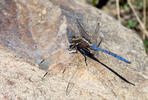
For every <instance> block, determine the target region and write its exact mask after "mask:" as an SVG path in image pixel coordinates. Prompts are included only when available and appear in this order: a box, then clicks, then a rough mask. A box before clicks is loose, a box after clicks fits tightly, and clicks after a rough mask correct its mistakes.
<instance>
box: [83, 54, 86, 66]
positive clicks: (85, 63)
mask: <svg viewBox="0 0 148 100" xmlns="http://www.w3.org/2000/svg"><path fill="white" fill-rule="evenodd" d="M83 56H84V61H85V64H86V66H87V57H86V55H83Z"/></svg>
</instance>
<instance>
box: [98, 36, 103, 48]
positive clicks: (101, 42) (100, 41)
mask: <svg viewBox="0 0 148 100" xmlns="http://www.w3.org/2000/svg"><path fill="white" fill-rule="evenodd" d="M102 40H103V39H102V38H101V40H100V42H99V43H98V45H97V47H99V46H100V45H101V43H102Z"/></svg>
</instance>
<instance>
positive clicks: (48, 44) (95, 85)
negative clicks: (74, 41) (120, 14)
mask: <svg viewBox="0 0 148 100" xmlns="http://www.w3.org/2000/svg"><path fill="white" fill-rule="evenodd" d="M76 18H78V19H79V20H80V22H81V23H82V24H83V26H84V28H85V29H86V31H87V32H89V35H90V37H91V36H92V34H94V31H95V27H96V25H97V23H98V22H99V23H100V29H99V32H98V34H96V37H94V38H93V39H94V40H95V41H97V42H99V39H100V38H99V37H103V43H102V44H101V48H103V49H107V50H110V51H112V52H115V53H117V54H119V55H120V56H122V57H124V58H126V59H128V60H130V61H131V62H132V64H130V65H129V64H126V63H124V62H121V61H119V60H117V59H115V58H113V57H111V56H109V55H106V54H103V53H98V58H99V59H100V61H102V62H103V63H105V64H107V65H108V66H110V67H111V68H112V69H114V70H115V71H117V72H118V73H120V74H121V75H122V76H124V77H125V78H126V79H128V80H129V81H131V82H133V83H135V85H136V86H132V85H129V84H127V83H125V82H124V81H122V80H121V79H119V78H118V77H117V76H115V75H114V74H113V73H111V72H110V71H108V70H107V69H106V68H104V67H103V66H102V65H100V64H98V63H96V62H95V61H92V60H91V59H88V66H86V65H85V63H84V58H83V56H82V55H81V54H79V53H78V54H70V53H69V52H68V50H67V49H68V45H69V43H68V39H67V34H69V33H67V30H66V29H67V28H70V29H71V30H73V31H72V32H73V33H76V34H77V33H79V31H78V29H77V25H76ZM0 53H1V54H0V77H1V82H0V86H1V87H0V90H1V91H0V99H1V100H10V99H11V100H16V99H18V100H25V99H27V100H33V99H35V100H49V99H51V100H57V99H58V100H59V99H62V100H66V99H68V100H69V99H74V100H75V99H80V100H83V99H86V100H90V99H93V100H147V99H148V67H147V65H148V59H147V55H146V53H145V49H144V46H143V43H142V41H141V39H140V38H139V37H138V36H137V35H136V33H135V32H133V31H131V30H129V29H126V28H125V27H123V26H122V25H120V23H119V22H118V21H116V20H115V19H113V18H112V17H110V16H109V15H107V14H106V13H104V12H103V11H100V10H98V9H96V8H93V7H91V6H89V5H86V4H82V3H79V2H78V1H75V0H1V1H0ZM47 64H48V65H49V69H48V74H47V76H46V77H45V78H44V79H42V77H43V75H44V74H45V71H43V70H41V69H40V67H42V66H46V67H47V66H48V65H47ZM39 65H40V67H39Z"/></svg>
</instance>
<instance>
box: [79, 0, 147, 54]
mask: <svg viewBox="0 0 148 100" xmlns="http://www.w3.org/2000/svg"><path fill="white" fill-rule="evenodd" d="M79 1H81V2H83V3H87V4H89V5H92V6H94V7H96V8H98V9H101V10H103V11H105V12H107V13H109V14H110V15H111V16H113V17H114V18H116V19H117V20H118V21H120V23H121V24H122V25H124V26H125V27H127V28H129V29H132V30H134V31H136V33H137V34H138V35H139V36H140V37H141V39H142V40H143V43H144V46H145V50H146V52H147V54H148V18H147V16H148V0H79Z"/></svg>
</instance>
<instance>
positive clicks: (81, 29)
mask: <svg viewBox="0 0 148 100" xmlns="http://www.w3.org/2000/svg"><path fill="white" fill-rule="evenodd" d="M76 20H77V25H78V29H79V32H80V35H81V36H82V38H84V39H86V40H87V41H88V42H89V43H91V38H90V36H89V35H88V34H87V32H86V31H85V30H84V28H83V26H82V25H81V23H80V22H79V20H78V19H76Z"/></svg>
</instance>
